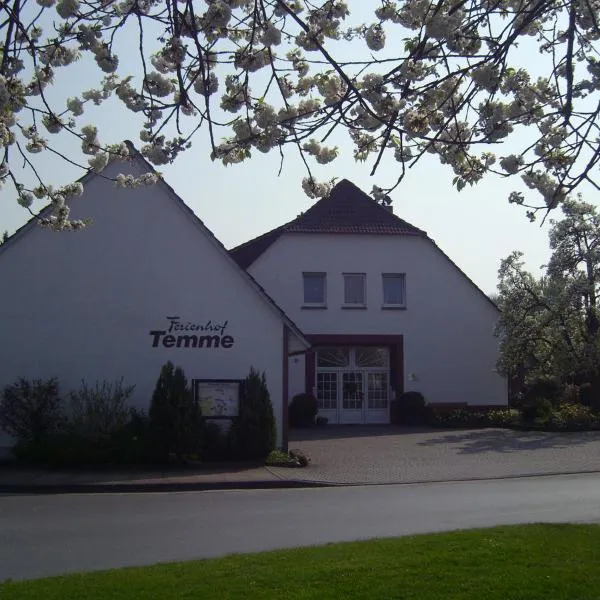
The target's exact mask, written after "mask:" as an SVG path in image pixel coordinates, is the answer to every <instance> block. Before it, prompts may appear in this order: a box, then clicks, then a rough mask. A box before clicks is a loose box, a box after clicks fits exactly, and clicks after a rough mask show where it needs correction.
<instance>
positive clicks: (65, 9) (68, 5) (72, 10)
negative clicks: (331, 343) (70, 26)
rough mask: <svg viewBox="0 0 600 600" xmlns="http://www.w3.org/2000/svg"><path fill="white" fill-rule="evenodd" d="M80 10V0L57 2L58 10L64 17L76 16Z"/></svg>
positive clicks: (60, 0)
mask: <svg viewBox="0 0 600 600" xmlns="http://www.w3.org/2000/svg"><path fill="white" fill-rule="evenodd" d="M78 10H79V1H78V0H59V1H58V3H57V4H56V12H57V13H58V14H59V15H60V16H61V17H62V18H63V19H68V18H69V17H74V16H75V15H76V14H77V11H78Z"/></svg>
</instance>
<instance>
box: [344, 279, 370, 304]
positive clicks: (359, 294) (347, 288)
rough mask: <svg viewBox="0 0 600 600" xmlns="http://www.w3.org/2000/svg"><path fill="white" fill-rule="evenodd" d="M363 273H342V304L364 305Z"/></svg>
mask: <svg viewBox="0 0 600 600" xmlns="http://www.w3.org/2000/svg"><path fill="white" fill-rule="evenodd" d="M365 279H366V277H365V274H364V273H344V305H346V306H364V305H365Z"/></svg>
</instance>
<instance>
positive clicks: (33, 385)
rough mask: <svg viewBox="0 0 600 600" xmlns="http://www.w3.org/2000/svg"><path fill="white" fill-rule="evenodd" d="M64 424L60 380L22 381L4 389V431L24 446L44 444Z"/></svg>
mask: <svg viewBox="0 0 600 600" xmlns="http://www.w3.org/2000/svg"><path fill="white" fill-rule="evenodd" d="M63 424H64V415H63V412H62V405H61V399H60V397H59V394H58V382H57V380H56V379H48V380H46V381H44V380H41V379H35V380H34V381H32V382H30V381H28V380H26V379H24V378H22V377H21V378H19V379H18V380H17V382H16V383H13V384H12V385H8V386H6V387H5V388H4V391H3V393H2V398H1V399H0V429H2V430H4V431H6V432H7V433H8V434H9V435H11V436H13V437H14V438H16V439H17V440H18V441H21V442H29V441H36V442H37V441H38V440H42V439H44V438H46V437H48V436H49V435H52V434H55V433H57V432H58V431H60V429H61V427H62V425H63Z"/></svg>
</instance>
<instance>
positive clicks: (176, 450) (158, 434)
mask: <svg viewBox="0 0 600 600" xmlns="http://www.w3.org/2000/svg"><path fill="white" fill-rule="evenodd" d="M149 417H150V423H149V425H150V430H151V436H152V440H153V444H154V448H155V450H156V455H157V458H158V459H159V460H164V459H169V458H173V457H174V458H177V459H183V458H186V457H189V456H190V455H192V456H193V455H196V454H197V452H198V450H199V448H200V445H201V439H200V436H201V432H202V427H201V421H200V407H199V406H198V404H197V403H196V402H195V401H194V399H193V397H192V392H191V391H190V388H189V387H188V383H187V379H186V377H185V374H184V372H183V369H181V368H180V367H177V368H176V367H175V366H174V365H173V363H172V362H170V361H169V362H167V363H166V364H164V365H163V367H162V369H161V371H160V376H159V378H158V380H157V382H156V387H155V389H154V393H153V394H152V401H151V404H150V411H149Z"/></svg>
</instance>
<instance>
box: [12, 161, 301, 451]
mask: <svg viewBox="0 0 600 600" xmlns="http://www.w3.org/2000/svg"><path fill="white" fill-rule="evenodd" d="M149 170H151V167H150V165H149V164H148V163H146V162H145V160H144V159H143V158H142V157H141V156H140V155H137V154H136V155H135V157H134V158H133V160H132V161H130V162H127V163H113V164H111V165H109V166H108V167H107V169H106V170H105V171H104V172H103V174H102V176H97V175H91V176H86V177H85V178H84V179H83V180H82V181H83V183H84V194H83V197H81V198H79V199H76V200H74V201H73V202H72V213H71V214H72V216H73V218H79V217H81V216H85V217H89V218H91V219H92V224H91V225H90V226H89V227H88V228H86V229H85V230H83V231H77V232H61V233H57V232H53V231H49V230H46V229H42V228H40V227H39V226H38V225H37V223H36V221H35V219H34V220H32V221H31V222H29V223H28V224H27V225H25V226H24V227H22V228H21V229H20V230H19V231H17V232H16V233H15V234H14V235H13V236H12V237H11V238H10V239H9V240H8V241H7V242H6V243H5V244H2V245H1V246H0V282H1V285H2V293H1V294H0V330H1V336H0V344H1V345H2V360H0V389H1V388H3V387H4V386H6V385H8V384H11V383H13V382H14V381H15V380H16V379H17V378H18V377H25V378H27V379H38V378H39V379H47V378H51V377H56V378H58V381H59V384H60V388H61V391H62V392H64V393H66V392H68V391H69V390H72V389H76V388H78V387H79V386H80V385H81V381H82V379H83V380H85V381H86V383H88V384H92V385H93V384H94V383H95V382H96V381H102V380H110V381H114V380H116V379H120V378H121V377H123V378H124V380H125V383H126V384H135V386H136V387H135V393H134V401H135V404H136V405H137V406H139V407H143V408H146V409H147V408H148V406H149V402H150V398H151V396H152V392H153V389H154V385H155V383H156V379H157V378H158V375H159V372H160V368H161V366H162V365H163V364H164V363H165V362H166V361H168V360H170V361H172V362H173V363H174V364H176V365H179V366H181V367H182V368H183V369H184V370H185V373H186V376H187V377H188V379H190V380H194V381H200V380H202V383H199V384H198V385H197V386H195V389H197V390H199V393H200V392H201V393H207V390H209V391H210V389H212V392H213V393H214V394H216V395H219V394H220V393H225V392H223V390H224V389H225V391H227V382H232V385H233V386H234V387H233V388H231V389H234V388H235V382H236V381H238V380H241V379H243V378H244V377H246V375H247V374H248V372H249V370H250V367H251V366H253V367H254V368H255V369H257V370H258V371H260V372H263V371H264V372H265V373H266V378H267V384H268V387H269V390H270V393H271V399H272V401H273V406H274V412H275V416H276V419H277V425H278V442H279V444H282V445H284V444H285V443H286V439H285V437H286V430H285V425H286V424H287V416H286V411H287V405H288V399H287V394H288V383H287V379H288V375H287V369H288V355H289V354H291V353H295V352H302V351H304V350H305V349H306V348H307V347H308V344H307V342H306V340H305V339H304V337H303V336H302V334H301V333H300V331H299V330H298V328H297V327H296V326H295V325H294V324H293V322H292V321H291V320H290V319H289V318H288V317H287V316H286V315H285V314H284V313H283V312H282V311H281V309H279V308H278V307H277V306H276V304H275V303H274V302H273V301H272V300H271V299H270V298H269V297H268V296H267V295H266V294H265V293H264V291H263V290H262V289H261V288H260V287H259V286H258V285H257V283H256V282H255V281H254V279H252V277H251V276H250V275H249V274H248V273H247V272H246V271H244V270H243V269H241V268H239V267H238V265H237V264H236V263H235V261H234V260H233V259H232V258H231V257H230V255H229V254H228V253H227V251H226V250H225V248H224V247H223V246H222V245H221V243H220V242H219V241H218V240H216V239H215V237H214V236H213V235H212V234H211V233H210V231H208V229H207V228H206V227H205V226H204V225H203V224H202V222H201V221H200V220H199V219H198V218H197V217H196V216H195V215H194V213H193V212H192V211H191V210H190V209H189V208H188V207H187V206H186V205H185V204H184V203H183V201H182V200H181V199H180V198H179V197H177V195H176V194H175V193H174V191H173V190H172V189H171V188H170V187H169V186H167V185H166V184H165V183H164V182H162V181H161V182H159V183H158V184H157V185H156V186H151V187H144V188H137V189H119V188H117V187H116V186H115V185H114V184H113V183H112V181H109V180H108V179H106V177H115V176H116V175H117V174H118V173H122V172H125V173H131V174H133V175H135V176H139V175H141V174H142V173H144V172H148V171H149ZM207 380H218V381H219V384H218V385H215V384H214V382H211V381H207ZM219 385H220V386H221V388H219ZM2 436H3V434H2V433H0V447H4V449H5V450H6V448H7V447H8V446H10V445H11V441H10V440H9V439H8V437H7V436H4V437H2Z"/></svg>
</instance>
